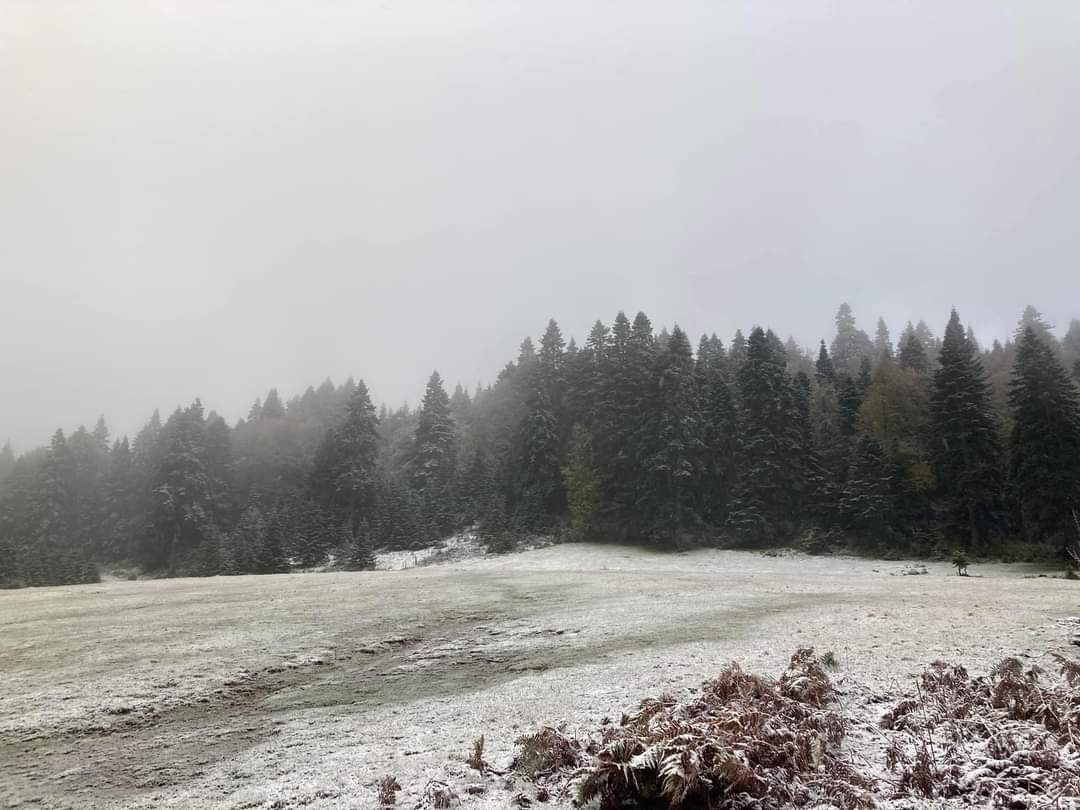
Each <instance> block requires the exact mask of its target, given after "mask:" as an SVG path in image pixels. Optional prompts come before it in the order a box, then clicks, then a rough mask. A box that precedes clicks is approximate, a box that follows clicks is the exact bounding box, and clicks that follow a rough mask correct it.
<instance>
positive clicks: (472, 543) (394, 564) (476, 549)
mask: <svg viewBox="0 0 1080 810" xmlns="http://www.w3.org/2000/svg"><path fill="white" fill-rule="evenodd" d="M485 553H486V550H485V549H484V546H483V545H482V544H481V543H480V541H479V540H478V539H477V538H476V535H475V534H474V533H473V532H465V533H463V534H457V535H454V536H453V537H448V538H447V539H446V540H444V541H443V542H442V545H438V546H428V547H427V548H420V549H416V550H414V551H380V552H378V553H376V554H375V570H376V571H404V570H405V569H406V568H416V567H417V566H418V565H431V564H432V563H435V562H460V561H462V560H467V559H471V558H474V557H482V556H483V555H484V554H485Z"/></svg>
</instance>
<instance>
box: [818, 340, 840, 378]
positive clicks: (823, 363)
mask: <svg viewBox="0 0 1080 810" xmlns="http://www.w3.org/2000/svg"><path fill="white" fill-rule="evenodd" d="M815 370H816V375H815V376H817V378H818V379H819V380H828V381H829V382H830V383H834V384H835V383H836V368H835V367H834V366H833V362H832V357H830V356H829V350H828V349H827V348H825V341H824V340H823V341H821V348H819V349H818V358H817V364H816V366H815Z"/></svg>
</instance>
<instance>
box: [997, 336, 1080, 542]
mask: <svg viewBox="0 0 1080 810" xmlns="http://www.w3.org/2000/svg"><path fill="white" fill-rule="evenodd" d="M1009 404H1010V405H1011V406H1012V409H1013V416H1014V419H1013V430H1012V436H1011V437H1010V451H1011V461H1010V479H1011V484H1012V488H1013V492H1014V495H1015V498H1016V500H1017V503H1018V507H1019V513H1020V525H1021V529H1022V531H1023V534H1024V537H1025V538H1026V539H1027V540H1028V541H1029V542H1051V541H1053V542H1058V543H1063V542H1064V541H1066V539H1073V541H1074V542H1075V538H1072V537H1071V535H1072V533H1073V532H1074V531H1075V528H1074V526H1073V525H1072V510H1077V511H1080V391H1078V389H1077V386H1076V384H1075V383H1073V382H1072V381H1071V380H1070V379H1069V377H1068V374H1067V373H1066V371H1065V368H1064V367H1063V366H1062V365H1061V363H1060V362H1059V361H1058V359H1057V357H1055V355H1054V351H1053V349H1052V348H1051V347H1050V346H1049V345H1048V344H1047V343H1046V341H1045V340H1044V339H1043V338H1042V337H1040V332H1039V330H1038V329H1037V328H1036V327H1035V326H1033V325H1028V326H1027V327H1026V328H1025V329H1024V333H1023V335H1022V336H1021V338H1020V343H1019V345H1018V346H1017V352H1016V366H1015V368H1014V371H1013V379H1012V383H1011V385H1010V390H1009Z"/></svg>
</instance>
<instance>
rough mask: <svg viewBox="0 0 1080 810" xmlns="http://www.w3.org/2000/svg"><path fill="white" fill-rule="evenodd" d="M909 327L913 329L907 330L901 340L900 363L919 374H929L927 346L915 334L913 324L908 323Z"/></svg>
mask: <svg viewBox="0 0 1080 810" xmlns="http://www.w3.org/2000/svg"><path fill="white" fill-rule="evenodd" d="M908 328H909V330H911V331H909V332H905V333H904V337H903V338H902V339H901V341H900V365H902V366H903V367H904V368H909V369H911V370H912V371H915V372H917V373H919V374H927V373H928V372H929V370H930V361H929V360H928V359H927V356H926V347H925V346H923V342H922V341H921V340H920V339H919V336H918V335H916V334H915V331H914V329H912V327H911V324H908Z"/></svg>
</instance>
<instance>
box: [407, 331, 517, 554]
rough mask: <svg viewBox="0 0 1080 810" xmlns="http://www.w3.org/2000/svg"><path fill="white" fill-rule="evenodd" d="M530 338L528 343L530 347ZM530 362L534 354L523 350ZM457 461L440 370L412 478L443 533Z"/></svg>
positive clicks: (420, 430) (421, 426)
mask: <svg viewBox="0 0 1080 810" xmlns="http://www.w3.org/2000/svg"><path fill="white" fill-rule="evenodd" d="M531 345H532V344H531V341H530V342H529V346H530V347H531ZM523 359H524V361H525V362H526V363H527V364H532V363H535V355H534V354H529V353H527V352H525V351H523ZM456 464H457V436H456V430H455V427H454V419H453V416H452V415H451V413H450V400H449V397H447V395H446V389H444V388H443V382H442V377H440V376H439V372H438V371H436V372H433V373H432V375H431V378H430V379H429V380H428V384H427V390H426V391H425V393H424V401H423V404H422V405H421V406H420V412H419V414H418V419H417V424H416V432H415V434H414V437H413V455H412V464H411V468H412V481H413V486H414V488H415V489H416V491H417V493H418V494H419V495H420V496H421V498H422V499H423V503H424V510H425V515H426V517H427V520H428V522H429V523H430V524H431V527H432V530H433V531H434V532H436V533H442V532H445V531H447V530H449V529H450V528H451V526H452V513H451V510H450V509H449V508H448V506H449V503H450V499H451V494H452V492H451V488H452V484H453V479H454V471H455V468H456Z"/></svg>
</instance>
